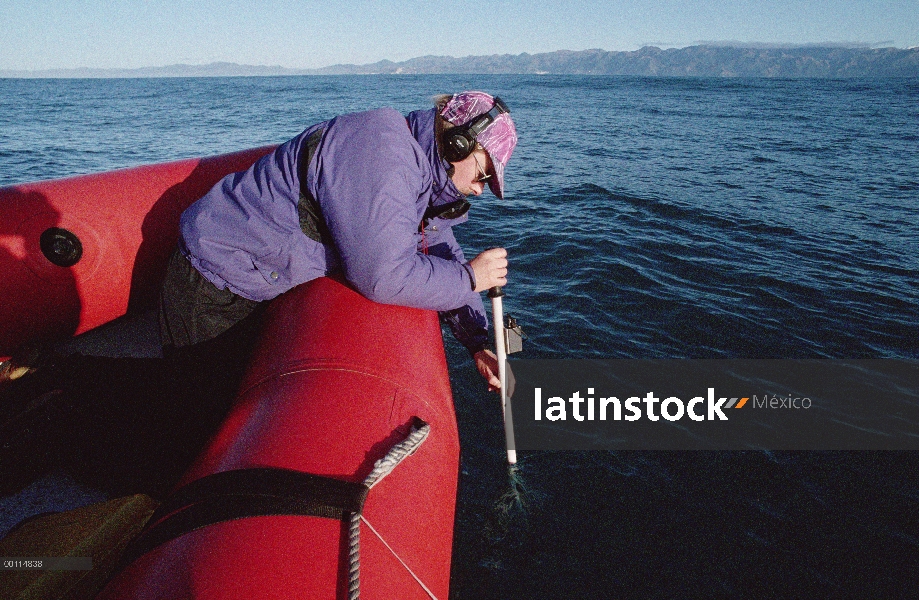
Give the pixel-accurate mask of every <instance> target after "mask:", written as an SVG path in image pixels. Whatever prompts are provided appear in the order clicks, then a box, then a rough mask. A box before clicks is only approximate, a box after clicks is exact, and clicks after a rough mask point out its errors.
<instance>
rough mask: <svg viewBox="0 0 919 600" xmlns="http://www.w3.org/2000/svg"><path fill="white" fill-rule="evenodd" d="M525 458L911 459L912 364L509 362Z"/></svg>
mask: <svg viewBox="0 0 919 600" xmlns="http://www.w3.org/2000/svg"><path fill="white" fill-rule="evenodd" d="M508 366H509V379H510V380H511V383H510V384H509V385H508V388H509V391H510V392H511V399H510V402H509V404H510V405H511V407H512V414H513V427H514V434H515V446H516V449H517V450H518V451H526V450H590V449H597V450H601V449H602V450H749V449H767V450H919V361H915V360H893V359H871V360H867V359H866V360H830V359H826V360H818V359H811V360H509V361H508Z"/></svg>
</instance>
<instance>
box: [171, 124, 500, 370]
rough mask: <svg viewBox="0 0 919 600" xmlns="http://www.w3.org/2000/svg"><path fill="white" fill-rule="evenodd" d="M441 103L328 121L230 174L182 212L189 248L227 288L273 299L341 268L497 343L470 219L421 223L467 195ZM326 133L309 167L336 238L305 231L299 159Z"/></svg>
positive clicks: (467, 335) (366, 288)
mask: <svg viewBox="0 0 919 600" xmlns="http://www.w3.org/2000/svg"><path fill="white" fill-rule="evenodd" d="M434 119H435V109H430V110H425V111H416V112H413V113H411V114H409V116H408V117H407V118H406V117H403V116H402V115H401V114H400V113H399V112H397V111H395V110H393V109H386V108H384V109H379V110H374V111H370V112H364V113H353V114H347V115H342V116H339V117H336V118H334V119H332V120H330V121H326V122H323V123H318V124H316V125H314V126H312V127H310V128H309V129H307V130H306V131H304V132H303V133H301V134H300V135H298V136H297V137H295V138H294V139H292V140H290V141H288V142H287V143H285V144H282V145H281V146H279V147H278V148H277V149H276V150H275V151H274V152H273V153H271V154H269V155H267V156H265V157H263V158H262V159H260V160H259V161H258V162H256V163H255V164H254V165H253V166H252V167H250V168H249V169H248V170H246V171H243V172H240V173H234V174H232V175H228V176H227V177H225V178H223V179H222V180H221V181H220V182H218V183H217V185H215V186H214V187H213V188H212V189H211V190H210V191H209V192H208V193H207V194H206V195H205V196H204V197H202V198H201V199H200V200H198V201H197V202H195V203H194V204H193V205H192V206H190V207H189V208H188V209H187V210H186V211H185V212H184V213H183V214H182V219H181V226H180V227H181V234H182V243H181V244H180V247H181V249H182V251H183V253H184V254H185V255H186V256H187V257H188V258H189V260H191V262H192V264H193V265H194V266H195V268H196V269H197V270H198V271H200V272H201V274H202V275H204V277H206V278H207V279H208V280H209V281H211V282H212V283H213V284H215V285H216V286H217V287H218V288H221V289H223V288H228V289H229V290H231V291H232V292H234V293H236V294H238V295H240V296H243V297H244V298H248V299H250V300H255V301H262V300H270V299H271V298H274V297H276V296H278V295H279V294H282V293H283V292H286V291H287V290H289V289H291V288H293V287H294V286H296V285H299V284H301V283H304V282H306V281H310V280H312V279H315V278H317V277H322V276H324V275H328V274H331V273H334V272H343V273H344V276H345V278H346V279H347V280H348V281H349V282H350V283H351V284H352V285H353V286H354V287H355V288H356V289H357V290H358V291H359V292H360V293H361V294H363V295H364V296H366V297H367V298H369V299H371V300H374V301H376V302H381V303H386V304H399V305H403V306H413V307H417V308H424V309H430V310H436V311H439V312H440V313H441V316H442V317H443V318H444V319H445V320H446V321H447V323H448V324H449V325H450V327H451V330H452V331H453V333H454V335H455V336H456V338H457V339H458V340H459V341H460V342H461V343H462V344H463V345H464V346H466V348H467V349H468V350H469V351H470V352H471V353H475V352H477V351H478V350H480V349H482V348H484V347H485V346H486V345H487V341H488V331H487V328H488V322H487V319H486V317H485V310H484V307H483V305H482V298H481V296H480V295H479V294H477V293H475V292H473V291H472V290H473V288H474V287H475V285H474V281H473V272H472V268H471V267H470V266H469V264H468V263H467V262H466V260H465V258H464V257H463V252H462V250H461V249H460V247H459V244H458V243H457V242H456V238H455V237H454V236H453V231H452V229H451V228H452V226H453V225H457V224H459V223H462V222H463V221H465V220H466V217H465V216H463V217H461V218H459V219H453V220H444V219H440V218H435V219H433V220H431V221H430V222H429V223H428V226H427V228H426V229H425V235H424V238H425V241H426V243H427V246H428V254H424V253H423V252H422V243H423V242H422V235H421V233H420V231H419V223H420V222H421V220H422V217H423V215H424V212H425V210H426V209H427V208H428V207H429V206H437V205H441V204H445V203H448V202H452V201H454V200H456V199H457V198H459V197H461V196H460V194H459V192H458V191H457V190H456V187H455V186H454V185H453V182H452V181H451V180H450V178H449V177H448V175H447V172H446V168H445V167H446V166H447V164H446V163H445V162H444V161H442V160H441V159H440V158H439V156H438V154H437V148H436V145H435V141H434ZM319 129H321V130H323V133H322V134H321V135H322V137H321V139H320V141H319V145H318V147H317V149H316V152H315V154H314V156H313V158H312V160H311V161H310V164H309V166H308V168H307V169H306V189H308V190H309V192H310V193H311V194H312V195H313V197H314V198H315V199H316V201H317V203H318V205H319V207H320V209H321V212H322V217H323V219H324V221H325V223H326V225H327V226H328V231H329V232H330V234H331V238H332V240H331V241H332V243H331V244H328V245H324V244H321V243H319V242H318V241H315V240H313V239H311V238H309V237H307V236H306V235H304V233H303V232H302V231H301V229H300V222H299V216H298V212H297V205H298V201H299V199H300V178H299V175H298V164H299V159H300V156H301V153H303V155H304V157H305V156H306V143H305V142H306V140H307V138H308V137H309V136H310V134H312V133H313V132H315V131H317V130H319Z"/></svg>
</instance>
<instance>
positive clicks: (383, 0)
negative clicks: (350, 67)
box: [0, 0, 919, 70]
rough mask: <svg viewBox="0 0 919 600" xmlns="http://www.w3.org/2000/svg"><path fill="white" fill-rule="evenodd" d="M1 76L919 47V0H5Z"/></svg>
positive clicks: (0, 16)
mask: <svg viewBox="0 0 919 600" xmlns="http://www.w3.org/2000/svg"><path fill="white" fill-rule="evenodd" d="M0 27H2V29H0V32H2V33H0V70H5V69H13V70H23V69H24V70H37V69H51V68H76V67H96V68H135V67H145V66H164V65H170V64H175V63H187V64H205V63H209V62H215V61H227V62H236V63H241V64H252V65H280V66H283V67H292V68H298V67H300V68H313V67H323V66H328V65H331V64H335V63H357V64H362V63H369V62H376V61H378V60H381V59H384V58H385V59H390V60H394V61H400V60H405V59H408V58H413V57H416V56H423V55H428V54H436V55H450V56H468V55H482V54H505V53H507V54H519V53H521V52H529V53H537V52H551V51H553V50H561V49H568V50H584V49H588V48H602V49H604V50H636V49H638V48H640V47H641V46H645V45H657V46H661V47H683V46H688V45H692V44H695V43H699V42H705V41H738V42H748V43H749V42H764V43H795V44H804V43H818V42H835V43H857V44H867V45H885V46H896V47H900V48H906V47H911V46H916V45H919V0H865V1H863V0H823V1H817V0H809V1H804V0H633V1H629V2H624V1H620V0H607V1H594V0H589V1H584V0H582V1H565V0H561V1H555V2H553V1H542V2H532V1H525V0H490V1H488V2H484V1H482V2H480V1H470V2H436V1H435V2H432V1H430V0H428V1H416V0H379V1H376V2H372V1H356V2H347V0H340V1H338V2H330V1H312V0H257V1H254V0H253V1H248V2H244V1H242V0H106V1H103V0H4V1H3V2H2V3H0Z"/></svg>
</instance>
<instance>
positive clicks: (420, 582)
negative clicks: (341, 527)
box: [360, 517, 437, 600]
mask: <svg viewBox="0 0 919 600" xmlns="http://www.w3.org/2000/svg"><path fill="white" fill-rule="evenodd" d="M360 520H361V521H363V522H364V525H366V526H367V527H369V528H370V531H372V532H373V533H374V534H375V535H376V536H377V537H378V538H380V541H381V542H383V545H384V546H386V549H387V550H389V551H390V552H392V555H393V556H395V557H396V560H398V561H399V562H400V563H402V566H403V567H405V570H406V571H408V574H409V575H411V576H412V578H413V579H414V580H415V581H417V582H418V585H420V586H421V589H423V590H424V591H425V592H427V594H428V596H429V597H430V598H432V599H433V600H437V596H435V595H434V592H432V591H431V590H429V589H428V586H426V585H425V584H424V582H422V581H421V579H420V578H419V577H418V576H417V575H415V573H414V572H413V571H412V570H411V569H410V568H409V566H408V565H407V564H405V561H404V560H402V559H401V558H400V557H399V555H398V554H396V551H395V550H393V549H392V548H391V547H390V545H389V544H387V543H386V540H384V539H383V536H382V535H380V534H379V533H378V532H377V530H376V529H374V528H373V525H371V524H370V522H369V521H368V520H367V519H365V518H364V517H360Z"/></svg>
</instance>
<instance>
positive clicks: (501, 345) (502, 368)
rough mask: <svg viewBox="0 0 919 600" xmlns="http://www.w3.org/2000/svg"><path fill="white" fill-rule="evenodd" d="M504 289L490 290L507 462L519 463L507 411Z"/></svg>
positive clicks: (511, 421) (512, 429)
mask: <svg viewBox="0 0 919 600" xmlns="http://www.w3.org/2000/svg"><path fill="white" fill-rule="evenodd" d="M503 296H504V290H502V289H501V288H500V287H493V288H491V289H490V290H488V297H489V298H491V318H492V320H493V321H494V326H495V353H496V354H497V356H498V379H500V380H501V415H502V417H503V419H504V440H505V443H506V445H507V464H509V465H513V464H516V463H517V450H516V448H515V447H514V424H513V420H512V418H513V417H512V415H511V418H508V416H509V415H508V411H507V408H508V407H507V364H506V363H507V341H506V340H507V333H506V332H505V331H504V306H503V304H502V298H503Z"/></svg>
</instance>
